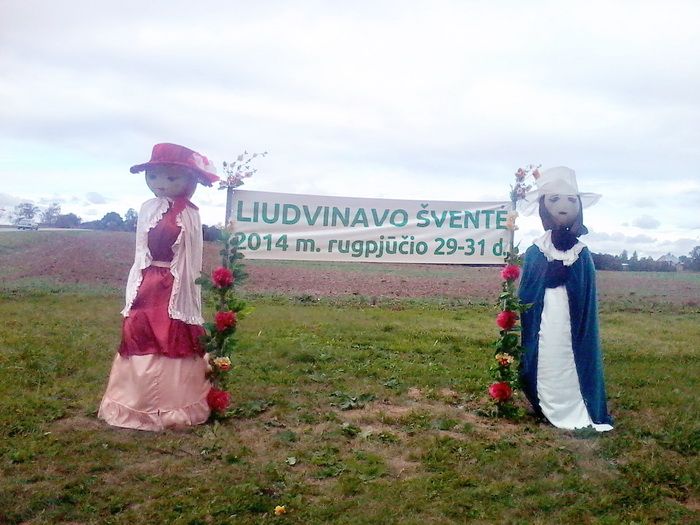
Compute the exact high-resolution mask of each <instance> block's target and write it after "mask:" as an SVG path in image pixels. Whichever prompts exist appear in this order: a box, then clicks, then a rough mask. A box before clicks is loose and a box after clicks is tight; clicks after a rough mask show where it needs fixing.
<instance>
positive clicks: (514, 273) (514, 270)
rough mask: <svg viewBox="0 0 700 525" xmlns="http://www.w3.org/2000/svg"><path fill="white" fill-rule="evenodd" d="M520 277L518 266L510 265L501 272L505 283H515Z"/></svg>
mask: <svg viewBox="0 0 700 525" xmlns="http://www.w3.org/2000/svg"><path fill="white" fill-rule="evenodd" d="M518 277H520V266H518V265H517V264H508V265H506V266H504V267H503V269H502V270H501V278H503V280H504V281H514V280H515V279H517V278H518Z"/></svg>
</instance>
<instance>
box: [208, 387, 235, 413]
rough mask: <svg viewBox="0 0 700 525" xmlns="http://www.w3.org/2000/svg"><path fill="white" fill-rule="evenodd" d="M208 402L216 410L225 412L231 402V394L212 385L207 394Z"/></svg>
mask: <svg viewBox="0 0 700 525" xmlns="http://www.w3.org/2000/svg"><path fill="white" fill-rule="evenodd" d="M207 403H208V404H209V408H211V409H212V410H213V411H214V412H225V411H226V409H227V408H228V406H229V405H230V404H231V394H229V393H228V392H226V391H225V390H219V389H218V388H213V387H212V388H211V389H210V390H209V393H208V394H207Z"/></svg>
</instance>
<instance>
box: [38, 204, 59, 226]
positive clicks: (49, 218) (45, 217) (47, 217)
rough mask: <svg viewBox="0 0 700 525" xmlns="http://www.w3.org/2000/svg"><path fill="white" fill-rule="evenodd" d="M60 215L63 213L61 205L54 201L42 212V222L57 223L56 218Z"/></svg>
mask: <svg viewBox="0 0 700 525" xmlns="http://www.w3.org/2000/svg"><path fill="white" fill-rule="evenodd" d="M59 215H61V205H60V204H58V203H57V202H54V203H53V204H51V206H49V207H48V208H46V209H45V210H44V211H43V212H41V222H43V223H44V224H52V225H53V224H56V219H58V216H59Z"/></svg>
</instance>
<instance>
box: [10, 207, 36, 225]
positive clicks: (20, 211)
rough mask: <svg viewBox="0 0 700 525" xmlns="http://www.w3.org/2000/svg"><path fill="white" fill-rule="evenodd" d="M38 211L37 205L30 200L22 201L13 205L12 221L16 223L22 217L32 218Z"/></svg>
mask: <svg viewBox="0 0 700 525" xmlns="http://www.w3.org/2000/svg"><path fill="white" fill-rule="evenodd" d="M39 211H40V209H39V206H35V205H34V204H32V203H31V202H22V203H20V204H18V205H17V206H15V211H14V214H13V215H14V218H15V219H14V223H15V224H17V223H18V222H19V221H20V220H22V219H29V220H32V219H33V218H34V216H35V215H36V214H37V213H39Z"/></svg>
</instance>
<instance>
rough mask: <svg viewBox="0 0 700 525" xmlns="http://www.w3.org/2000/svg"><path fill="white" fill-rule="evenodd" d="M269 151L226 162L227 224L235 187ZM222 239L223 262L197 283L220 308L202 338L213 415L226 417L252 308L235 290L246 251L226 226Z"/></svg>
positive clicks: (223, 182)
mask: <svg viewBox="0 0 700 525" xmlns="http://www.w3.org/2000/svg"><path fill="white" fill-rule="evenodd" d="M265 155H267V152H264V153H253V154H249V153H248V152H247V151H246V152H244V153H243V154H241V155H239V156H238V157H237V159H236V160H235V161H234V162H232V163H227V162H224V172H225V173H226V175H227V176H226V178H225V179H224V180H222V181H221V183H220V185H219V189H226V190H227V193H226V225H227V226H228V224H229V218H230V216H231V211H232V210H231V207H232V204H233V191H234V190H235V189H236V188H238V187H239V186H242V185H243V184H244V182H243V179H246V178H249V177H251V176H252V175H253V174H254V173H255V172H256V171H257V169H251V168H250V162H251V161H252V160H253V159H254V158H256V157H264V156H265ZM220 242H221V244H222V245H223V246H222V249H221V251H220V252H219V254H220V255H221V266H219V267H218V268H215V269H214V271H213V272H212V273H211V275H207V274H205V273H202V275H201V277H199V279H197V284H200V285H201V286H202V289H203V290H205V291H206V292H208V294H207V295H208V301H209V302H210V303H211V304H212V305H213V306H214V308H215V309H216V313H215V314H214V322H208V323H204V329H205V332H206V333H205V335H204V336H203V338H202V342H203V345H204V349H205V351H206V353H207V356H208V361H209V372H208V375H209V381H210V382H211V385H212V386H211V389H210V390H209V394H208V395H207V402H208V403H209V408H211V413H212V418H221V417H225V416H226V412H227V410H228V407H229V405H230V404H231V394H230V393H229V391H228V389H227V386H228V381H229V373H230V371H231V367H232V364H231V356H232V355H233V354H234V351H235V349H236V347H237V345H238V340H237V338H236V329H237V325H238V321H239V319H242V318H243V317H245V314H246V313H248V312H249V308H247V306H246V303H245V301H243V300H241V299H239V298H238V297H237V296H236V294H235V292H234V285H235V284H240V283H241V282H243V280H244V279H245V278H246V276H247V274H246V272H245V270H244V268H243V264H242V263H241V259H243V254H242V253H240V252H239V251H238V242H237V239H236V236H235V234H234V233H233V231H231V230H230V229H229V228H227V227H225V228H224V229H223V230H222V232H221V237H220Z"/></svg>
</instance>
